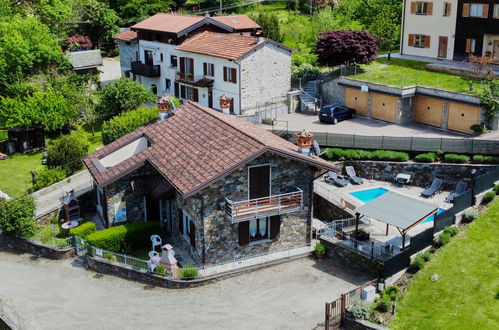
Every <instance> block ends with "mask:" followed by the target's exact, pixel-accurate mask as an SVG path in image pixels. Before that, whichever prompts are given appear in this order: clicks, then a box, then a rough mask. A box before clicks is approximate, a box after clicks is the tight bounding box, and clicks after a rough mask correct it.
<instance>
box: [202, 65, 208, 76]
mask: <svg viewBox="0 0 499 330" xmlns="http://www.w3.org/2000/svg"><path fill="white" fill-rule="evenodd" d="M207 74H208V69H207V67H206V63H203V75H204V76H206V75H207Z"/></svg>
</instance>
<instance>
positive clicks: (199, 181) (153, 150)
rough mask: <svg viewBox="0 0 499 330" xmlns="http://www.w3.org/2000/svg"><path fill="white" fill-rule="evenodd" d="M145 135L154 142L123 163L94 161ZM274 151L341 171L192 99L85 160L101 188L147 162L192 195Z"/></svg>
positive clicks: (272, 135) (185, 192)
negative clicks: (102, 164) (103, 166)
mask: <svg viewBox="0 0 499 330" xmlns="http://www.w3.org/2000/svg"><path fill="white" fill-rule="evenodd" d="M141 136H146V137H147V138H148V139H149V141H150V142H151V146H150V147H148V148H147V149H145V150H144V151H142V152H140V153H138V154H136V155H134V156H132V157H130V158H128V159H126V160H125V161H123V162H121V163H119V164H117V165H115V166H113V167H110V168H108V169H106V170H104V171H99V169H98V166H96V164H95V163H98V162H99V158H102V157H104V156H106V155H108V154H110V153H111V152H113V151H115V150H117V149H119V148H121V147H123V146H125V145H126V144H128V143H129V142H132V141H134V140H135V139H137V138H139V137H141ZM267 151H270V152H274V153H276V154H280V155H283V156H285V157H290V158H293V159H296V160H298V161H303V162H306V163H309V164H311V165H314V166H317V167H320V168H326V169H329V170H334V171H339V169H338V167H337V166H336V165H334V164H332V163H330V162H327V161H325V160H323V159H321V158H319V157H316V156H306V155H303V154H301V153H299V152H298V151H297V147H296V145H294V144H292V143H290V142H288V141H286V140H284V139H282V138H280V137H278V136H276V135H274V134H272V133H270V132H268V131H266V130H264V129H262V128H260V127H258V126H256V125H254V124H252V123H249V122H247V121H244V120H242V119H239V118H236V117H234V116H230V115H225V114H222V113H220V112H218V111H216V110H213V109H209V108H206V107H203V106H201V105H199V104H197V103H194V102H188V103H186V104H184V105H183V106H182V107H181V108H180V109H179V111H177V113H176V114H175V115H174V116H173V117H171V118H168V119H166V120H163V121H161V122H155V123H152V124H148V125H145V126H142V127H140V128H139V129H137V130H135V131H133V132H132V133H130V134H127V135H125V136H123V137H122V138H120V139H118V140H116V141H114V142H113V143H111V144H109V145H107V146H104V147H103V148H102V149H100V150H98V151H96V152H95V153H93V154H92V155H90V156H88V157H87V158H85V159H84V163H85V165H86V166H87V167H88V169H89V171H90V173H91V174H92V176H93V177H94V179H95V181H96V182H97V184H98V185H99V186H105V185H107V184H109V183H111V182H113V181H115V180H118V179H119V178H121V177H123V176H124V175H126V174H127V173H130V172H132V171H134V170H136V169H137V168H139V167H140V166H142V165H143V164H145V163H146V162H149V163H150V164H151V165H152V166H154V167H155V168H156V169H157V170H158V172H159V173H160V174H162V175H163V176H164V177H165V178H166V179H167V180H168V181H169V182H170V183H171V184H172V185H173V186H174V187H175V188H176V189H177V191H179V192H180V193H181V194H182V195H184V196H186V197H187V196H191V195H193V194H195V193H197V192H198V191H200V190H201V189H203V188H205V187H207V186H209V185H210V184H212V183H213V182H215V181H216V180H219V179H220V178H222V177H223V176H225V175H227V174H229V173H231V172H232V171H233V170H235V169H237V168H238V167H240V166H242V165H244V164H245V163H247V162H248V161H250V160H252V159H254V158H256V157H258V156H260V155H262V154H264V153H265V152H267Z"/></svg>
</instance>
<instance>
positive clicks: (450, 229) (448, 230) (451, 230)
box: [444, 226, 459, 237]
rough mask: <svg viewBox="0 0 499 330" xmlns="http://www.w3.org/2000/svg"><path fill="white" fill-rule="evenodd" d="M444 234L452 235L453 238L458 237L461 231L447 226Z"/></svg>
mask: <svg viewBox="0 0 499 330" xmlns="http://www.w3.org/2000/svg"><path fill="white" fill-rule="evenodd" d="M444 233H448V234H450V236H451V237H453V236H456V235H457V233H459V229H457V227H452V226H445V227H444Z"/></svg>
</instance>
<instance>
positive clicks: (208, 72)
mask: <svg viewBox="0 0 499 330" xmlns="http://www.w3.org/2000/svg"><path fill="white" fill-rule="evenodd" d="M203 71H204V72H203V75H205V76H208V77H214V76H215V65H213V63H203Z"/></svg>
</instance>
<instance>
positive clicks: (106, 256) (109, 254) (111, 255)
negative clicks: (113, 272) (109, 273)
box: [103, 253, 118, 262]
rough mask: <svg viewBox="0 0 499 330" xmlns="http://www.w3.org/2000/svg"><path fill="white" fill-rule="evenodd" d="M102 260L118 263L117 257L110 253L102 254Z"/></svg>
mask: <svg viewBox="0 0 499 330" xmlns="http://www.w3.org/2000/svg"><path fill="white" fill-rule="evenodd" d="M103 256H104V258H106V259H107V260H110V261H114V262H116V261H118V257H116V256H115V255H114V254H111V253H104V255H103Z"/></svg>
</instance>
